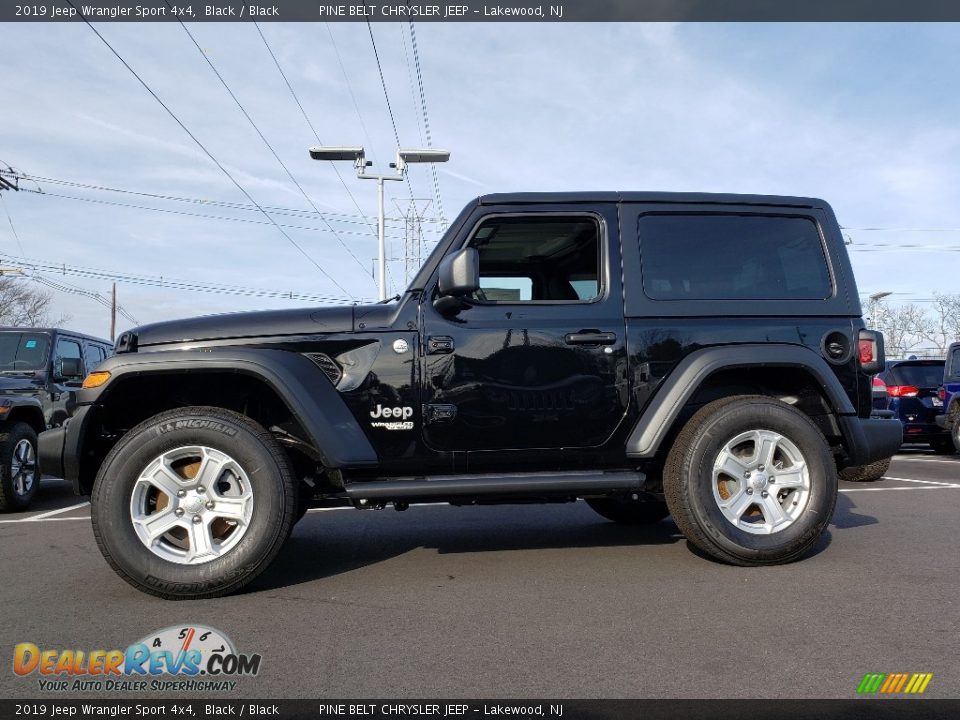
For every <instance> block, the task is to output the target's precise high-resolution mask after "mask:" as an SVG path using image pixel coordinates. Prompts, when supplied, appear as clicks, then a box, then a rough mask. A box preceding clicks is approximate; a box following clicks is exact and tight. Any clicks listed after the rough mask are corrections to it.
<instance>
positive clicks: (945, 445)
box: [930, 436, 957, 455]
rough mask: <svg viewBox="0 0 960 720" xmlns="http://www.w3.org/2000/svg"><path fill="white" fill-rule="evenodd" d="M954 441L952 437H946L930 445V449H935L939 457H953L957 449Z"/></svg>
mask: <svg viewBox="0 0 960 720" xmlns="http://www.w3.org/2000/svg"><path fill="white" fill-rule="evenodd" d="M953 443H954V440H953V438H952V437H949V436H945V437H943V438H937V439H936V440H934V441H933V442H931V443H930V447H932V448H933V451H934V452H935V453H936V454H937V455H953V454H954V453H955V452H956V451H957V449H956V448H955V447H954V446H953Z"/></svg>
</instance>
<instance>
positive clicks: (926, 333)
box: [873, 302, 942, 358]
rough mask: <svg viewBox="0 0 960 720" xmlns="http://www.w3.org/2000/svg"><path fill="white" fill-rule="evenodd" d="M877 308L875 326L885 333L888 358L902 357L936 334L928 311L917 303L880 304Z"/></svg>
mask: <svg viewBox="0 0 960 720" xmlns="http://www.w3.org/2000/svg"><path fill="white" fill-rule="evenodd" d="M875 308H876V309H875V313H874V314H875V315H876V317H875V318H874V319H873V326H874V327H875V328H877V330H880V331H881V332H882V333H883V339H884V345H885V347H886V355H887V357H891V358H895V357H902V356H904V355H906V354H907V353H908V352H910V351H911V350H913V349H914V348H916V347H917V346H919V345H921V344H922V343H924V342H925V341H928V338H929V337H930V336H932V335H933V334H934V333H935V325H934V323H933V321H931V319H930V316H929V315H927V311H926V310H925V309H924V308H922V307H920V306H919V305H917V304H916V303H904V304H902V305H896V306H892V305H889V304H888V303H885V302H878V303H876V305H875ZM941 352H942V351H941Z"/></svg>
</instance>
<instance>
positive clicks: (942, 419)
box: [933, 415, 947, 430]
mask: <svg viewBox="0 0 960 720" xmlns="http://www.w3.org/2000/svg"><path fill="white" fill-rule="evenodd" d="M933 421H934V422H935V423H936V424H937V427H942V428H943V429H944V430H946V429H947V416H946V415H935V416H934V418H933Z"/></svg>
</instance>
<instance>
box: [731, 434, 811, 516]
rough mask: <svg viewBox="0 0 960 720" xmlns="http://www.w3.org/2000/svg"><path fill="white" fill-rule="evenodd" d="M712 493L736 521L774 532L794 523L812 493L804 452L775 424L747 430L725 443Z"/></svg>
mask: <svg viewBox="0 0 960 720" xmlns="http://www.w3.org/2000/svg"><path fill="white" fill-rule="evenodd" d="M713 499H714V500H716V502H717V506H718V507H719V508H720V511H721V512H722V513H723V516H724V517H725V518H726V519H727V520H728V521H729V522H730V523H731V524H733V525H734V526H735V527H737V528H738V529H740V530H744V531H745V532H749V533H753V534H756V535H772V534H773V533H777V532H780V531H781V530H784V529H785V528H788V527H790V526H791V525H792V524H793V523H794V522H795V521H796V520H797V518H799V517H800V515H801V514H802V513H803V511H804V509H805V508H806V506H807V501H808V500H809V499H810V470H809V468H808V467H807V463H806V461H805V460H804V457H803V453H801V452H800V450H799V448H797V446H796V445H794V444H793V443H792V442H791V441H790V440H789V439H788V438H786V437H785V436H783V435H781V434H780V433H777V432H774V431H772V430H748V431H747V432H744V433H740V434H739V435H737V436H736V437H734V438H733V439H732V440H730V441H729V442H727V443H726V445H724V446H723V449H722V450H721V451H720V453H719V454H718V455H717V459H716V461H715V462H714V464H713Z"/></svg>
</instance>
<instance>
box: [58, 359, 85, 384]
mask: <svg viewBox="0 0 960 720" xmlns="http://www.w3.org/2000/svg"><path fill="white" fill-rule="evenodd" d="M58 364H59V366H60V367H59V368H57V369H58V371H59V372H57V376H58V379H61V380H79V379H80V378H81V377H82V376H83V368H82V367H80V358H60V360H59V362H58Z"/></svg>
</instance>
